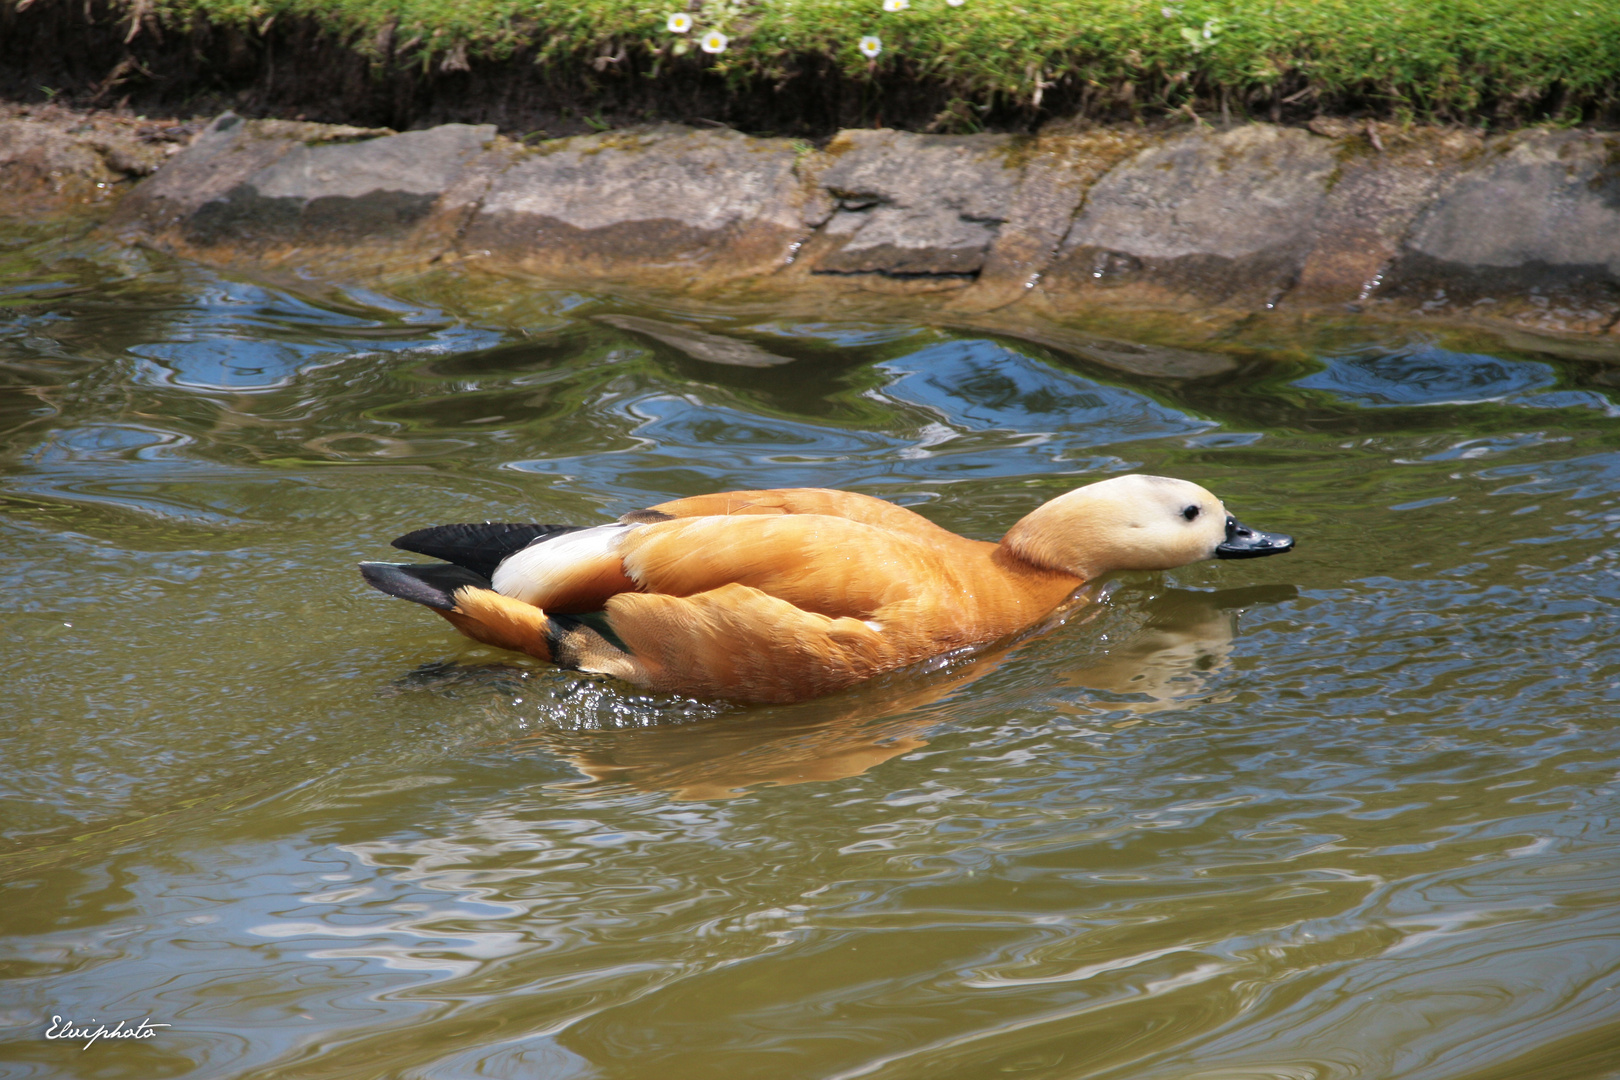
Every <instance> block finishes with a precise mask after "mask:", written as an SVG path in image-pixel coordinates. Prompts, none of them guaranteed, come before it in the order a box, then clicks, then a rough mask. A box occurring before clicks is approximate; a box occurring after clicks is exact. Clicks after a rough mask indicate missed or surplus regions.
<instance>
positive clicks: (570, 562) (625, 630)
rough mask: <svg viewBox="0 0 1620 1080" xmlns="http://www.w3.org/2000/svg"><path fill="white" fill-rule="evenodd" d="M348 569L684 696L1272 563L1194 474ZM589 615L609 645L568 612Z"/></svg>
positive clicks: (487, 528)
mask: <svg viewBox="0 0 1620 1080" xmlns="http://www.w3.org/2000/svg"><path fill="white" fill-rule="evenodd" d="M393 543H394V546H395V547H397V548H402V549H404V550H406V551H413V552H416V553H418V554H421V555H430V556H433V557H435V558H439V559H444V560H446V562H443V563H431V564H426V565H400V564H396V563H380V562H367V563H361V564H360V572H361V573H362V574H363V575H364V576H365V579H366V580H367V581H368V582H370V583H371V584H372V585H374V586H376V587H377V588H378V589H381V590H382V591H383V592H385V593H388V594H389V595H391V596H397V597H401V598H402V599H405V600H413V601H415V602H416V603H419V604H424V605H426V606H427V607H430V608H433V609H434V610H435V611H437V612H438V613H439V614H440V615H442V616H444V617H445V618H446V619H448V620H449V621H450V623H451V625H453V626H454V627H455V628H456V629H458V630H460V631H461V632H462V633H464V634H466V635H467V636H468V637H470V638H473V639H475V640H477V641H481V642H483V643H485V644H488V645H495V646H499V647H501V648H504V649H514V650H517V651H519V652H525V653H528V654H530V655H531V656H536V657H539V658H540V659H542V660H547V661H550V662H551V663H554V664H556V665H558V666H559V667H563V668H571V669H574V670H578V671H586V672H595V673H599V674H603V675H611V676H615V677H617V678H620V679H623V680H624V681H626V682H628V683H632V684H634V685H636V686H640V687H644V688H646V689H648V690H654V691H661V692H667V693H675V694H685V695H688V696H691V697H699V698H725V699H731V700H735V701H755V702H785V701H797V700H800V699H803V698H810V697H815V696H817V695H820V694H826V693H829V692H831V691H834V690H839V689H842V688H844V687H846V686H850V685H852V684H854V683H857V682H860V681H861V680H862V679H867V678H870V677H871V676H873V675H876V674H878V673H880V672H884V671H890V670H893V669H895V668H899V667H904V666H906V665H908V664H912V663H916V662H918V661H921V660H926V659H928V658H930V657H933V656H938V655H940V654H942V653H947V652H951V651H953V650H956V649H961V648H964V647H966V646H972V645H981V644H984V643H987V642H992V641H996V640H999V639H1003V638H1007V637H1009V636H1011V635H1014V634H1017V633H1019V632H1020V631H1023V630H1027V629H1028V628H1030V627H1032V626H1034V625H1035V624H1037V623H1039V622H1040V621H1041V620H1042V619H1043V618H1045V617H1046V616H1047V615H1049V614H1051V613H1052V612H1053V611H1054V610H1055V609H1057V608H1058V607H1059V606H1060V605H1062V604H1063V603H1064V602H1065V601H1066V600H1068V598H1069V597H1070V596H1071V594H1073V593H1074V592H1075V590H1076V589H1077V588H1079V587H1080V586H1081V585H1082V584H1084V583H1085V582H1087V581H1090V580H1093V579H1095V578H1098V577H1101V576H1102V575H1104V574H1107V573H1110V572H1111V571H1115V570H1169V569H1172V568H1173V567H1177V566H1185V565H1186V564H1188V563H1193V562H1198V561H1200V560H1203V559H1211V558H1217V559H1242V558H1253V557H1256V556H1260V555H1276V554H1280V553H1282V552H1285V551H1288V550H1290V549H1291V548H1292V547H1293V546H1294V541H1293V538H1292V537H1288V536H1283V535H1281V534H1279V533H1264V532H1259V531H1258V530H1254V529H1250V528H1248V527H1247V526H1244V525H1240V524H1239V523H1238V522H1237V520H1236V519H1235V518H1233V517H1232V516H1231V515H1230V514H1228V513H1227V512H1226V508H1225V507H1224V506H1222V505H1221V501H1220V500H1219V499H1217V498H1216V497H1215V496H1214V495H1212V494H1210V493H1209V492H1208V491H1206V490H1204V489H1203V488H1201V487H1199V486H1198V485H1197V484H1193V483H1189V482H1188V481H1185V480H1173V479H1170V478H1168V477H1163V476H1138V475H1131V476H1116V477H1114V478H1112V479H1109V480H1103V481H1100V482H1098V483H1094V484H1088V485H1086V486H1085V487H1081V488H1076V489H1075V490H1073V491H1070V492H1068V493H1067V494H1065V495H1059V496H1058V497H1057V498H1055V499H1052V500H1051V501H1050V502H1047V503H1045V504H1044V505H1042V506H1039V507H1037V508H1036V509H1035V510H1033V511H1031V512H1030V513H1029V514H1027V515H1025V516H1024V517H1023V518H1022V519H1021V520H1020V521H1019V522H1018V523H1017V524H1015V525H1014V526H1013V527H1012V528H1011V529H1009V530H1008V531H1007V535H1006V536H1004V537H1002V538H1001V542H1000V543H995V544H992V543H988V542H986V541H982V540H969V539H967V538H965V537H961V536H957V535H956V534H955V533H952V532H949V531H948V530H946V529H943V528H940V527H939V526H938V525H935V524H934V523H933V522H931V521H929V520H928V519H927V518H924V517H921V516H919V515H918V514H914V513H912V512H911V511H910V510H907V509H905V508H903V507H900V506H896V505H895V504H893V503H888V502H884V501H883V500H881V499H874V498H871V497H870V496H866V495H857V494H854V493H851V492H847V491H831V490H827V489H823V488H784V489H780V490H774V491H731V492H724V493H721V494H717V495H697V496H694V497H692V498H687V499H676V500H674V501H673V502H666V503H660V504H659V505H657V506H654V507H651V508H649V509H646V510H637V511H634V512H632V513H629V514H626V515H624V516H623V517H621V518H620V519H619V520H618V521H616V522H613V523H611V524H606V525H596V526H585V527H569V526H559V525H519V524H498V523H486V524H482V525H440V526H436V527H434V528H429V529H420V530H418V531H416V532H413V533H408V534H406V535H405V536H402V537H400V538H399V539H398V540H395V541H394V542H393ZM598 611H599V612H604V613H605V615H606V619H607V623H606V625H607V628H608V630H609V631H610V632H611V634H612V636H613V637H614V638H616V639H617V641H610V640H609V639H608V637H606V636H604V635H603V634H601V633H598V632H597V631H596V630H594V629H592V628H591V627H590V626H587V625H585V624H584V623H582V622H581V621H580V620H578V619H575V618H572V617H571V616H574V615H580V614H586V613H589V612H598Z"/></svg>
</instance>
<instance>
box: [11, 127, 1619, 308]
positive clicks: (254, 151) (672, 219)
mask: <svg viewBox="0 0 1620 1080" xmlns="http://www.w3.org/2000/svg"><path fill="white" fill-rule="evenodd" d="M5 153H6V151H5V148H4V145H3V144H0V183H4V182H6V179H5V177H6V174H5V172H4V163H5V161H6V160H7V159H6V157H5ZM110 226H111V227H112V228H113V229H115V230H117V231H118V232H119V233H120V234H121V235H123V236H125V237H127V238H129V239H131V240H138V241H140V242H143V243H147V244H153V245H157V246H160V247H163V248H167V249H169V250H172V251H175V252H177V253H181V254H184V255H187V256H191V257H195V258H200V259H204V260H208V261H213V262H224V263H233V264H253V265H260V266H264V265H271V266H280V265H290V264H295V265H300V266H309V267H314V268H316V269H318V270H336V271H345V270H348V269H351V268H355V267H363V266H366V265H376V264H380V263H386V264H388V265H397V264H399V263H400V262H401V261H404V262H407V263H408V262H412V261H415V262H422V263H427V262H435V261H437V262H443V261H445V260H455V261H462V262H466V263H470V264H472V265H476V266H482V267H487V268H488V269H490V270H494V271H518V272H524V273H529V274H534V275H539V276H542V277H545V278H548V279H552V280H558V281H566V282H570V283H574V284H580V285H590V284H593V283H596V284H602V285H631V286H636V287H650V288H655V289H671V290H681V291H684V292H699V293H715V292H723V291H726V290H730V289H736V288H739V287H747V288H749V289H754V290H757V289H760V288H764V289H767V290H769V289H780V290H793V291H803V290H817V289H820V290H827V291H829V292H831V293H834V294H836V293H840V292H843V293H849V292H860V293H882V294H890V295H913V294H932V295H933V296H934V299H935V300H936V301H937V302H938V303H939V304H940V305H941V306H942V307H943V309H944V310H946V311H955V312H958V313H962V314H964V315H965V316H973V317H983V316H986V315H990V314H992V313H999V314H996V315H995V317H997V318H1003V317H1005V318H1015V317H1023V316H1024V315H1027V316H1028V317H1030V318H1032V319H1041V320H1048V321H1050V320H1053V319H1056V320H1059V321H1061V320H1062V319H1064V318H1067V317H1072V316H1076V315H1080V314H1083V313H1084V312H1086V311H1087V310H1090V309H1096V308H1100V307H1129V308H1154V309H1174V310H1220V311H1237V312H1241V311H1256V310H1268V309H1274V308H1279V307H1280V308H1284V309H1288V308H1295V309H1302V310H1309V309H1320V308H1336V309H1339V310H1342V309H1344V308H1345V307H1349V308H1351V309H1352V310H1366V311H1373V312H1387V313H1390V314H1393V315H1400V316H1420V317H1444V318H1450V319H1470V320H1486V321H1489V322H1494V323H1498V324H1501V323H1503V322H1506V323H1511V324H1515V325H1517V326H1519V327H1522V328H1525V329H1531V330H1535V331H1540V332H1553V333H1570V334H1583V335H1608V336H1613V335H1615V334H1616V330H1615V327H1616V322H1617V320H1620V137H1617V136H1615V135H1610V134H1604V133H1591V132H1578V131H1540V130H1528V131H1522V132H1518V133H1513V134H1507V135H1501V136H1495V137H1490V138H1482V137H1480V136H1479V135H1477V134H1475V133H1473V132H1469V131H1456V130H1439V129H1417V130H1402V129H1398V128H1396V127H1394V126H1392V125H1380V124H1360V123H1350V122H1347V121H1323V122H1319V123H1317V124H1315V125H1313V126H1312V128H1310V129H1306V128H1282V127H1274V126H1271V125H1266V124H1250V125H1243V126H1238V127H1233V128H1231V129H1227V130H1218V129H1213V128H1208V127H1200V128H1182V129H1178V130H1165V131H1158V132H1150V131H1146V130H1142V129H1136V128H1130V127H1122V128H1093V129H1089V130H1078V131H1075V132H1072V133H1050V134H1041V135H1038V136H1012V135H970V136H931V135H915V134H907V133H904V132H897V131H886V130H880V131H872V130H858V131H845V132H842V133H840V134H839V135H838V136H837V137H835V138H834V139H832V140H831V141H830V142H829V143H828V144H827V145H826V146H825V147H822V148H820V149H817V148H814V147H812V146H810V145H808V144H805V143H801V142H796V141H793V140H787V139H770V138H752V137H748V136H744V135H741V134H738V133H736V132H733V131H730V130H725V129H719V130H693V129H689V128H681V127H656V128H647V129H640V130H626V131H614V132H609V133H604V134H600V135H591V136H580V137H575V138H570V139H559V140H553V141H549V142H542V143H539V144H537V145H532V146H530V145H524V144H521V143H518V142H513V141H511V140H508V139H505V138H502V137H499V136H498V135H497V134H496V132H495V129H494V128H493V127H492V126H487V125H486V126H469V125H459V124H451V125H444V126H441V127H436V128H431V129H428V130H425V131H412V132H404V133H393V132H387V131H376V130H368V129H360V128H347V127H336V126H328V125H316V124H304V123H291V122H286V121H269V120H251V121H250V120H243V119H241V118H239V117H237V116H234V115H231V114H226V115H224V116H221V117H219V118H218V119H216V120H215V121H213V122H212V123H211V124H210V125H208V126H207V128H206V129H205V130H203V131H202V132H200V133H199V134H198V135H197V136H196V137H195V139H194V140H193V141H192V142H191V143H190V145H189V146H188V147H187V148H186V149H184V150H183V151H181V152H180V153H178V154H175V155H173V156H172V157H170V158H168V159H167V160H166V162H165V163H164V164H163V167H162V168H161V169H160V170H158V171H157V172H156V173H155V175H152V176H151V177H149V178H147V179H145V180H143V181H141V182H140V183H139V184H137V185H135V186H134V188H133V190H132V191H131V192H130V193H129V195H128V196H127V197H126V198H124V199H123V200H122V202H121V203H120V204H119V206H118V208H117V210H116V212H115V213H114V214H113V217H112V219H111V222H110ZM1020 313H1023V314H1022V315H1021V314H1020Z"/></svg>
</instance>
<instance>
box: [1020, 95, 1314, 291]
mask: <svg viewBox="0 0 1620 1080" xmlns="http://www.w3.org/2000/svg"><path fill="white" fill-rule="evenodd" d="M1335 164H1336V162H1335V160H1334V153H1333V149H1332V146H1331V145H1330V144H1329V143H1328V142H1327V141H1326V140H1324V139H1321V138H1318V137H1316V136H1313V135H1311V134H1310V133H1309V132H1306V131H1300V130H1295V129H1286V128H1278V127H1273V126H1271V125H1269V124H1253V125H1247V126H1244V127H1239V128H1233V129H1231V130H1229V131H1224V132H1214V131H1196V132H1190V133H1187V134H1184V135H1180V136H1176V137H1173V138H1171V139H1170V140H1169V141H1167V142H1164V143H1162V144H1160V145H1158V146H1153V147H1150V148H1149V149H1147V150H1144V151H1143V152H1142V153H1140V154H1138V155H1136V156H1135V157H1134V158H1133V159H1131V160H1130V161H1127V162H1126V163H1124V164H1122V165H1120V166H1119V167H1117V168H1115V169H1113V170H1112V171H1111V172H1109V173H1108V174H1107V175H1106V176H1104V177H1102V179H1100V180H1098V181H1097V183H1096V184H1095V185H1094V186H1093V187H1092V188H1091V190H1090V192H1089V193H1088V194H1087V196H1086V203H1085V206H1084V208H1083V209H1082V210H1081V212H1080V214H1079V216H1078V217H1077V218H1076V219H1075V221H1074V225H1073V227H1072V228H1071V229H1070V230H1069V234H1068V236H1067V237H1066V238H1065V239H1064V241H1063V245H1062V248H1061V249H1060V251H1059V253H1058V256H1057V258H1056V260H1054V262H1053V264H1052V267H1051V269H1050V271H1049V272H1048V273H1047V275H1046V279H1045V283H1044V288H1045V290H1046V292H1047V293H1048V295H1049V296H1051V297H1053V298H1054V300H1055V301H1057V302H1063V301H1065V300H1068V301H1074V300H1079V301H1082V302H1095V301H1099V300H1102V299H1104V297H1102V296H1100V295H1098V294H1102V293H1106V292H1109V291H1113V292H1114V293H1115V294H1116V295H1114V296H1111V297H1106V299H1107V300H1109V301H1112V302H1123V303H1149V304H1162V303H1170V304H1181V305H1209V304H1219V305H1226V306H1240V307H1255V306H1270V305H1272V304H1275V302H1276V301H1277V299H1278V298H1279V297H1280V296H1281V295H1282V294H1283V293H1285V292H1286V291H1287V290H1288V289H1289V288H1291V287H1292V286H1293V285H1294V283H1295V281H1296V280H1297V279H1298V277H1299V273H1300V270H1301V267H1302V266H1303V265H1304V262H1305V258H1306V255H1307V254H1308V253H1309V251H1310V250H1311V246H1312V242H1313V240H1314V236H1315V222H1316V218H1317V215H1318V214H1319V213H1320V211H1321V208H1322V205H1323V202H1324V200H1325V198H1326V196H1327V187H1328V182H1329V179H1330V177H1331V176H1332V174H1333V171H1334V167H1335ZM1076 294H1079V295H1076Z"/></svg>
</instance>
